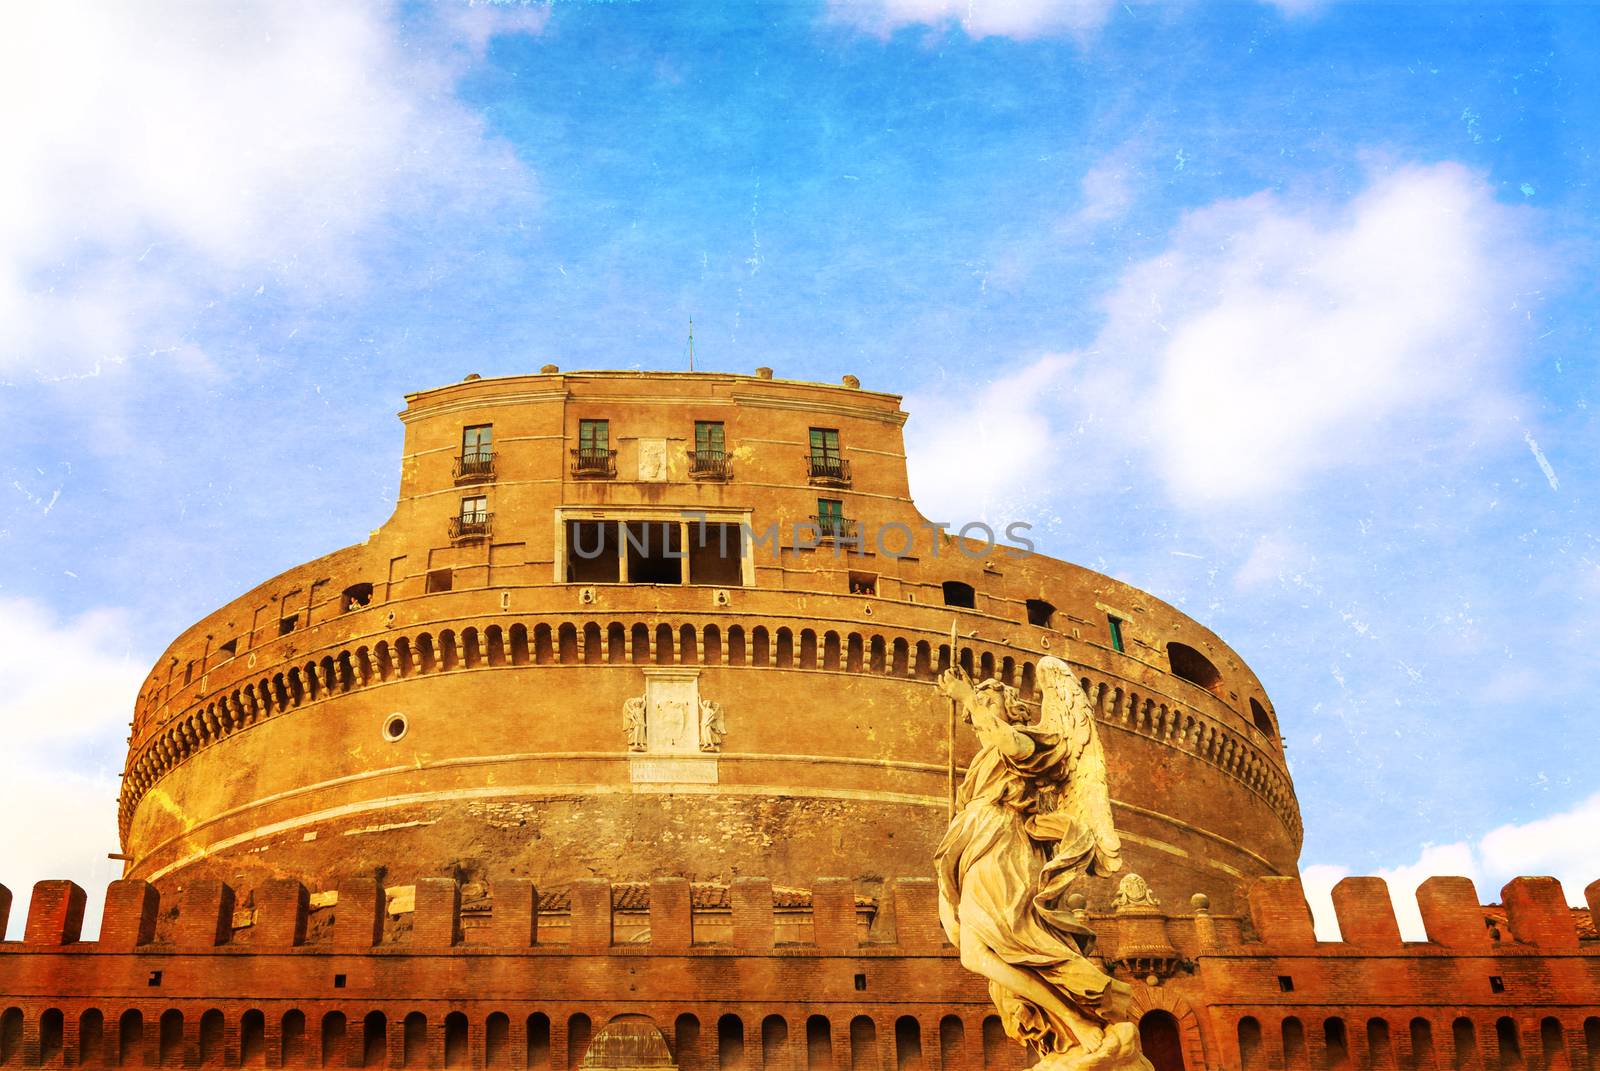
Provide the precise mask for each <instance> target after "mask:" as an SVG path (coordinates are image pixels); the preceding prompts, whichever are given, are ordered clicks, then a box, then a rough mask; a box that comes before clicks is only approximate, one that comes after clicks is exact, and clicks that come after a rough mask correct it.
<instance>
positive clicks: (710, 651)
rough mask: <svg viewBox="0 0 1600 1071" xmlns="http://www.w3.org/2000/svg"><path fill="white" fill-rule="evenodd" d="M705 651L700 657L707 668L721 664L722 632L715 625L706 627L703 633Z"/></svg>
mask: <svg viewBox="0 0 1600 1071" xmlns="http://www.w3.org/2000/svg"><path fill="white" fill-rule="evenodd" d="M704 646H705V651H704V652H703V653H702V655H701V657H702V658H703V659H704V660H705V664H706V665H708V666H720V665H721V664H722V630H721V629H719V628H717V626H715V625H707V626H706V633H705V643H704Z"/></svg>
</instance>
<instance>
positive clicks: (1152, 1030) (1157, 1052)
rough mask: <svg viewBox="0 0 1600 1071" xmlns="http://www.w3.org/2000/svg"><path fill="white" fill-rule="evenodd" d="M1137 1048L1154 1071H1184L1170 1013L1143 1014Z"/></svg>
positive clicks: (1180, 1040)
mask: <svg viewBox="0 0 1600 1071" xmlns="http://www.w3.org/2000/svg"><path fill="white" fill-rule="evenodd" d="M984 1025H985V1026H987V1025H988V1024H987V1023H985V1024H984ZM1139 1047H1140V1048H1141V1049H1143V1050H1144V1056H1145V1059H1147V1060H1149V1061H1150V1063H1151V1066H1153V1067H1154V1068H1155V1069H1156V1071H1184V1067H1183V1038H1182V1036H1181V1035H1180V1034H1179V1033H1178V1020H1177V1018H1176V1017H1174V1016H1173V1014H1172V1013H1171V1012H1169V1011H1165V1010H1163V1009H1161V1008H1156V1009H1153V1010H1151V1011H1147V1012H1145V1013H1144V1015H1143V1016H1142V1017H1141V1018H1140V1019H1139ZM984 1062H985V1063H988V1061H987V1060H985V1061H984Z"/></svg>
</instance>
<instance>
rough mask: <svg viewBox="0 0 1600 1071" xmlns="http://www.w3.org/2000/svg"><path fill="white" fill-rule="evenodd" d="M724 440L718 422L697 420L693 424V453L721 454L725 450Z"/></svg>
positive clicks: (720, 424)
mask: <svg viewBox="0 0 1600 1071" xmlns="http://www.w3.org/2000/svg"><path fill="white" fill-rule="evenodd" d="M725 441H726V440H725V439H724V437H723V432H722V421H720V420H697V421H695V422H694V451H695V453H697V454H707V453H709V454H718V455H720V454H722V453H723V452H724V449H725V445H724V444H725Z"/></svg>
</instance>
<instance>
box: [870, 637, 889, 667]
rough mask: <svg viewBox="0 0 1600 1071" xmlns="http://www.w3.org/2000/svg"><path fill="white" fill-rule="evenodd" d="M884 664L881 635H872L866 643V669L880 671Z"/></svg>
mask: <svg viewBox="0 0 1600 1071" xmlns="http://www.w3.org/2000/svg"><path fill="white" fill-rule="evenodd" d="M886 664H887V659H886V656H885V655H884V646H883V637H882V636H874V637H872V642H870V643H869V644H867V670H868V672H871V673H882V672H883V669H884V666H885V665H886Z"/></svg>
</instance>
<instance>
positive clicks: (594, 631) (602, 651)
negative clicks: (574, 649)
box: [583, 621, 606, 666]
mask: <svg viewBox="0 0 1600 1071" xmlns="http://www.w3.org/2000/svg"><path fill="white" fill-rule="evenodd" d="M605 660H606V645H605V640H604V639H603V637H602V636H601V635H600V626H599V625H598V624H596V623H595V622H593V621H590V622H589V623H588V624H587V625H584V626H583V661H584V664H585V665H590V666H593V665H598V664H599V663H601V662H604V661H605Z"/></svg>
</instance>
